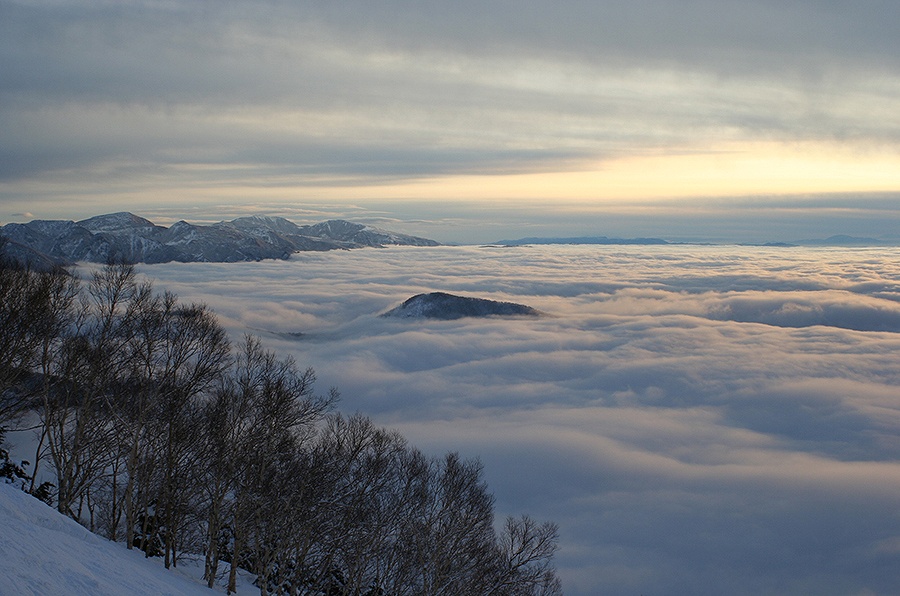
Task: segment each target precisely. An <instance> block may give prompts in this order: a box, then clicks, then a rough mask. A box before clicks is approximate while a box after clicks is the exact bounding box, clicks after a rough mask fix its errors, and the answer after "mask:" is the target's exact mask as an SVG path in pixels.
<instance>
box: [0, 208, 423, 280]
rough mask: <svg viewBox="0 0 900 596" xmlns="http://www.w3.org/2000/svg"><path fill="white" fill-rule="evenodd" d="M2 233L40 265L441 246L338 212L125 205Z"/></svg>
mask: <svg viewBox="0 0 900 596" xmlns="http://www.w3.org/2000/svg"><path fill="white" fill-rule="evenodd" d="M0 237H4V238H6V241H7V245H6V247H5V248H6V254H7V255H8V256H10V257H11V258H14V259H16V260H18V261H20V262H25V263H28V264H30V265H33V266H35V267H40V268H46V267H47V266H49V265H51V264H52V265H58V266H68V265H71V264H73V263H76V262H78V261H88V262H94V263H104V262H108V261H114V260H118V261H126V262H130V263H167V262H171V261H176V262H182V263H189V262H215V263H230V262H238V261H260V260H263V259H288V258H290V256H291V255H292V254H294V253H296V252H303V251H327V250H338V249H353V248H365V247H377V248H381V247H384V246H387V245H397V246H439V243H438V242H436V241H434V240H430V239H428V238H421V237H418V236H410V235H408V234H401V233H398V232H391V231H387V230H382V229H379V228H375V227H371V226H367V225H364V224H358V223H353V222H349V221H346V220H340V219H339V220H328V221H325V222H320V223H317V224H311V225H298V224H296V223H294V222H292V221H290V220H288V219H286V218H283V217H272V216H267V215H252V216H245V217H239V218H236V219H233V220H231V221H220V222H218V223H214V224H192V223H189V222H186V221H184V220H181V221H178V222H176V223H174V224H172V225H171V226H169V227H165V226H161V225H157V224H154V223H153V222H151V221H150V220H148V219H146V218H143V217H141V216H139V215H135V214H133V213H130V212H127V211H120V212H116V213H108V214H104V215H97V216H94V217H90V218H87V219H83V220H80V221H72V220H32V221H30V222H28V223H24V224H20V223H10V224H6V225H5V226H2V227H0Z"/></svg>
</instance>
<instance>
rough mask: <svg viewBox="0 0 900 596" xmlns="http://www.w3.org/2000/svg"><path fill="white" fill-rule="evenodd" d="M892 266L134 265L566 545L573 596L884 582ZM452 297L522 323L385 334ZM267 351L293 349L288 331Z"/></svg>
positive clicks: (285, 344)
mask: <svg viewBox="0 0 900 596" xmlns="http://www.w3.org/2000/svg"><path fill="white" fill-rule="evenodd" d="M898 257H900V254H898V252H897V249H890V248H886V249H852V250H834V249H799V248H796V249H795V248H791V249H767V248H750V247H746V248H742V247H724V248H723V247H704V246H666V247H598V246H592V247H584V246H582V247H577V246H556V247H522V248H515V249H509V248H507V249H498V248H475V247H439V248H429V249H418V248H413V249H406V248H396V249H395V248H391V249H386V250H374V249H373V250H362V251H353V252H350V253H328V254H313V253H303V254H299V255H296V256H295V257H294V258H292V259H291V260H289V261H287V262H261V263H242V264H229V265H216V264H167V265H160V266H143V267H142V268H141V271H143V272H144V273H145V274H146V275H147V276H148V277H150V278H152V279H154V280H155V281H156V283H157V284H158V286H159V287H162V288H166V289H170V290H173V291H175V292H177V293H178V294H179V295H180V296H181V297H182V298H184V299H192V300H203V301H206V302H208V303H209V304H210V305H211V306H213V308H215V309H216V310H217V311H218V312H219V313H220V314H221V315H222V318H223V321H224V323H225V324H226V325H227V327H228V328H229V329H230V331H231V333H232V334H234V335H238V334H240V333H243V332H246V331H248V330H250V331H255V332H257V333H261V334H262V335H263V337H264V338H265V341H266V342H267V343H268V344H269V345H271V346H272V347H274V348H276V349H278V350H279V351H281V352H284V353H291V354H293V355H294V356H295V357H296V358H297V360H298V362H299V363H301V364H302V365H310V366H313V367H315V368H316V370H317V372H318V375H319V379H320V384H321V385H322V388H324V387H326V386H329V385H335V386H337V387H338V388H339V389H340V390H341V392H342V394H343V395H344V399H343V401H342V403H341V406H340V407H341V408H342V409H344V410H346V411H360V412H363V413H365V414H368V415H371V416H372V417H373V418H374V419H375V420H376V421H377V422H378V423H380V424H383V425H386V426H390V427H393V428H397V429H399V430H400V431H401V432H402V433H403V434H404V435H405V436H407V437H408V438H409V439H410V441H411V442H412V443H413V444H416V445H418V446H420V447H422V448H424V449H426V450H428V451H432V452H435V453H440V452H442V451H445V450H457V451H460V452H461V453H462V454H464V455H466V456H478V457H480V458H481V459H482V460H483V461H484V463H485V466H486V473H487V479H488V481H489V483H490V486H491V488H492V490H493V491H494V493H495V495H496V497H497V510H498V514H500V515H505V514H516V513H521V512H527V513H529V514H530V515H532V516H535V517H537V518H541V519H552V520H554V521H556V522H558V523H559V524H560V527H561V536H562V539H561V546H562V549H561V551H560V553H559V559H558V564H559V567H560V571H561V576H562V578H563V581H564V588H565V590H566V593H567V594H573V595H579V594H584V595H587V594H598V593H602V594H623V595H625V594H632V595H633V594H638V593H652V594H686V593H690V594H710V595H712V594H724V593H727V594H748V595H749V594H776V593H817V594H846V593H867V592H871V593H885V592H890V591H891V590H893V589H894V587H895V586H896V585H897V582H898V580H900V571H898V569H900V567H898V565H897V560H898V556H900V519H898V517H897V515H896V511H897V510H898V506H900V463H898V461H900V439H898V436H900V433H898V431H900V408H898V404H897V393H896V387H897V386H898V385H900V372H898V370H897V366H896V354H897V351H898V349H900V282H898V280H900V266H898V263H900V259H898ZM426 291H447V292H452V293H457V294H462V295H471V296H478V297H484V298H490V299H495V300H504V301H514V302H519V303H523V304H527V305H529V306H532V307H534V308H537V309H539V310H541V311H544V312H546V313H549V315H550V316H546V317H542V318H538V319H530V318H529V319H502V318H494V319H460V320H456V321H416V322H412V321H405V320H392V319H384V318H380V317H378V315H379V314H380V313H382V312H384V311H386V310H388V309H389V308H391V307H393V306H396V305H397V304H399V303H400V302H402V301H403V300H405V299H406V298H408V297H409V296H411V295H414V294H417V293H421V292H426ZM279 333H281V334H284V333H303V334H304V335H302V336H301V337H299V338H296V337H295V338H290V339H289V338H286V337H285V336H284V335H279Z"/></svg>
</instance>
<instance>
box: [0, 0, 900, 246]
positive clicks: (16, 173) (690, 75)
mask: <svg viewBox="0 0 900 596" xmlns="http://www.w3.org/2000/svg"><path fill="white" fill-rule="evenodd" d="M898 21H900V5H898V4H897V3H896V2H894V1H893V0H862V1H860V2H853V3H848V2H843V1H839V0H740V1H739V0H716V1H713V0H683V1H674V0H629V1H628V2H618V1H609V2H588V1H580V0H579V1H566V2H557V3H553V4H552V5H551V4H548V3H546V2H532V1H516V2H507V1H489V2H473V1H469V0H462V1H460V2H446V1H440V2H438V1H436V0H422V1H417V2H409V1H402V0H387V1H384V2H378V3H372V2H362V1H346V2H339V3H324V2H303V1H301V2H289V1H286V0H285V1H279V0H241V1H236V0H235V1H229V0H225V1H221V0H220V1H212V0H199V1H198V0H190V1H188V0H133V1H128V2H119V1H114V0H0V130H2V131H3V134H2V135H0V222H4V223H5V222H9V221H27V220H30V219H32V218H42V219H81V218H85V217H89V216H92V215H96V214H99V213H108V212H114V211H123V210H127V211H132V212H135V213H138V214H140V215H143V216H145V217H149V218H150V219H152V220H153V221H155V222H157V223H161V224H168V223H172V222H174V221H177V220H178V219H187V220H189V221H193V222H204V221H218V220H221V219H228V218H231V217H234V216H237V215H243V214H248V213H265V214H269V215H283V216H287V217H290V218H291V219H294V220H299V221H302V222H308V221H320V220H322V219H325V218H329V217H345V218H353V219H354V220H356V221H363V222H372V223H379V222H384V223H392V224H394V227H399V228H400V231H406V232H410V233H420V234H424V235H428V236H430V237H434V238H436V239H438V240H440V241H442V242H462V243H467V242H473V243H474V242H487V241H491V240H496V239H498V238H505V237H510V236H512V237H515V236H516V234H517V232H522V233H521V234H520V235H523V236H524V235H529V236H531V235H555V236H559V235H585V234H591V233H594V234H601V235H611V236H626V237H627V236H638V235H654V236H664V237H667V238H671V239H715V240H718V239H726V240H727V239H737V240H742V241H770V240H791V239H802V238H807V237H825V236H828V235H831V234H837V233H850V234H854V235H868V236H879V237H880V236H888V235H890V234H895V233H896V232H895V231H894V230H896V229H897V228H896V226H897V224H898V223H900V215H898V214H900V52H898V51H897V50H898V45H897V41H896V31H895V28H894V26H893V25H894V23H896V22H898Z"/></svg>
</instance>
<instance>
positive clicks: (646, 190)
mask: <svg viewBox="0 0 900 596" xmlns="http://www.w3.org/2000/svg"><path fill="white" fill-rule="evenodd" d="M897 190H900V154H897V153H895V152H890V151H877V150H875V149H872V150H860V149H857V148H842V147H839V146H835V145H826V144H812V143H806V144H799V143H798V144H793V145H785V144H780V143H753V144H740V145H738V144H735V145H725V146H720V147H717V148H715V149H711V150H710V151H707V152H702V153H697V152H694V153H682V154H675V153H673V154H655V155H641V156H634V157H627V158H621V159H615V160H610V161H606V162H600V163H598V164H597V167H596V168H595V169H589V170H582V171H563V172H535V173H525V174H492V175H456V176H446V177H436V178H429V179H422V180H414V181H409V182H399V183H391V184H383V185H375V186H373V185H360V186H349V187H348V186H335V187H316V189H315V193H316V194H317V196H319V197H323V198H334V199H337V198H350V199H364V198H366V199H372V198H375V199H379V198H380V199H410V200H424V201H427V200H450V199H454V200H457V199H462V200H465V199H478V200H484V199H496V200H505V199H513V200H514V199H565V200H572V201H591V200H604V199H608V200H615V201H635V202H640V201H642V200H659V199H667V198H672V199H677V198H680V197H723V196H747V195H757V194H767V195H791V194H806V193H810V194H812V193H834V192H889V191H897Z"/></svg>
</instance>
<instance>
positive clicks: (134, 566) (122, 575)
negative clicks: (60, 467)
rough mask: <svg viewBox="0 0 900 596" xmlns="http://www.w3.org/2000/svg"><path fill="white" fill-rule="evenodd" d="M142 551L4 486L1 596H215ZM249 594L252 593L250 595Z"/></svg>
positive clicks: (0, 506)
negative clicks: (90, 528)
mask: <svg viewBox="0 0 900 596" xmlns="http://www.w3.org/2000/svg"><path fill="white" fill-rule="evenodd" d="M215 593H220V592H219V591H215V592H214V591H212V590H209V589H208V588H207V587H206V586H204V585H202V584H200V583H198V582H197V581H195V580H193V579H190V578H188V577H185V576H183V575H181V573H180V572H179V571H177V570H167V569H165V568H164V567H163V566H162V564H160V562H159V561H158V560H148V559H145V558H144V557H143V553H141V552H140V551H128V550H126V549H125V547H124V546H123V545H121V544H116V543H113V542H109V541H107V540H105V539H103V538H101V537H99V536H96V535H94V534H91V533H90V532H89V531H88V530H86V529H85V528H83V527H82V526H80V525H78V524H77V523H75V522H74V521H72V520H71V519H69V518H67V517H65V516H63V515H60V514H59V513H57V512H56V511H55V510H54V509H52V508H51V507H48V506H47V505H45V504H44V503H42V502H40V501H38V500H37V499H35V498H34V497H32V496H30V495H27V494H25V493H24V492H22V491H20V490H18V489H16V488H15V487H13V486H11V485H8V484H3V483H2V482H0V596H63V595H66V596H80V595H82V594H83V595H90V596H103V595H109V596H120V595H122V594H128V595H129V596H141V595H146V596H165V595H172V596H175V595H179V596H192V595H197V596H210V594H215ZM246 593H251V592H250V591H248V592H246Z"/></svg>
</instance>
